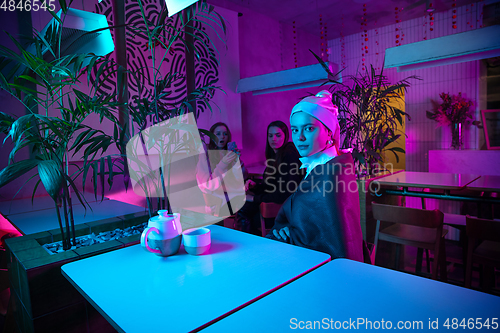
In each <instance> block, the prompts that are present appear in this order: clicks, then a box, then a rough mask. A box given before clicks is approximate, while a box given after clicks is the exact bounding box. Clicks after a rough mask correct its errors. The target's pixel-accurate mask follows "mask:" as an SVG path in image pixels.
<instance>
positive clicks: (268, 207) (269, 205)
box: [259, 202, 282, 237]
mask: <svg viewBox="0 0 500 333" xmlns="http://www.w3.org/2000/svg"><path fill="white" fill-rule="evenodd" d="M281 206H282V205H280V204H277V203H274V202H262V203H261V204H260V207H259V208H260V229H261V232H262V237H266V235H267V232H268V231H269V230H268V229H266V222H265V220H264V219H270V218H275V217H276V216H278V212H279V211H280V209H281Z"/></svg>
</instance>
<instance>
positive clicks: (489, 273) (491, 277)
mask: <svg viewBox="0 0 500 333" xmlns="http://www.w3.org/2000/svg"><path fill="white" fill-rule="evenodd" d="M494 286H495V269H494V267H492V266H488V265H484V264H483V265H481V290H482V291H484V292H487V291H489V290H491V289H492V288H493V287H494Z"/></svg>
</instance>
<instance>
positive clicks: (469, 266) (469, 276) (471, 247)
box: [464, 237, 475, 288]
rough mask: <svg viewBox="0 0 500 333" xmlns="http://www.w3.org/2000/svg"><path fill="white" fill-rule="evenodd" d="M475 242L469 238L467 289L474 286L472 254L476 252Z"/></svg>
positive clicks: (466, 270) (466, 271) (466, 269)
mask: <svg viewBox="0 0 500 333" xmlns="http://www.w3.org/2000/svg"><path fill="white" fill-rule="evenodd" d="M474 243H475V240H474V239H473V238H471V237H469V240H468V242H467V266H466V268H465V285H464V286H465V288H470V287H471V285H472V253H473V252H474Z"/></svg>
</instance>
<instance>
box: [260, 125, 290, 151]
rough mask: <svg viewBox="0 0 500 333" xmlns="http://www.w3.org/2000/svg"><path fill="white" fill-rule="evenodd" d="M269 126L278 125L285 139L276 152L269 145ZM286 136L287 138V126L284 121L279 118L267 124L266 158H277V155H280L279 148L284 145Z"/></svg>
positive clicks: (286, 139)
mask: <svg viewBox="0 0 500 333" xmlns="http://www.w3.org/2000/svg"><path fill="white" fill-rule="evenodd" d="M271 127H278V128H279V129H280V130H281V131H283V133H284V134H285V141H283V145H282V146H281V147H279V148H278V150H277V151H276V153H275V152H274V150H273V148H271V146H270V145H269V129H270V128H271ZM288 138H289V133H288V126H286V124H285V123H284V122H282V121H281V120H276V121H273V122H272V123H270V124H269V126H267V131H266V160H269V159H272V158H274V159H277V156H280V152H281V150H282V149H283V148H284V147H285V146H286V143H287V142H288Z"/></svg>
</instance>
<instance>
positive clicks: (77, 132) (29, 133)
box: [0, 7, 122, 249]
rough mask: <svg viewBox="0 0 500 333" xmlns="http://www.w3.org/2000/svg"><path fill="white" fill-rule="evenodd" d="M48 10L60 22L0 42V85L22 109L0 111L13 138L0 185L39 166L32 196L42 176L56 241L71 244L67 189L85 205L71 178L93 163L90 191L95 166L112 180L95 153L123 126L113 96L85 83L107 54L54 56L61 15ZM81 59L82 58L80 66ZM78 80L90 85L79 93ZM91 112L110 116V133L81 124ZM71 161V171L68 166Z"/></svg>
mask: <svg viewBox="0 0 500 333" xmlns="http://www.w3.org/2000/svg"><path fill="white" fill-rule="evenodd" d="M64 8H65V9H66V10H67V7H64ZM52 14H53V13H52ZM53 15H54V14H53ZM54 16H55V15H54ZM55 17H56V18H57V19H56V21H57V23H59V24H53V25H51V26H50V27H49V29H48V30H47V31H46V33H44V34H41V33H38V32H35V34H34V36H33V37H32V38H31V43H29V44H28V45H29V46H28V47H26V48H25V47H23V45H21V44H20V43H19V42H18V41H17V40H15V39H14V38H12V36H10V35H9V37H10V38H11V39H12V41H13V43H14V44H15V46H16V49H14V50H11V49H9V48H7V47H5V46H0V57H2V58H1V62H0V68H2V72H1V73H0V88H1V89H3V90H4V91H6V92H8V93H9V94H10V95H11V96H13V97H14V98H16V99H17V100H18V102H19V103H20V104H21V105H22V106H23V107H24V108H25V109H26V114H25V115H22V116H17V117H16V116H14V115H9V114H7V113H6V112H0V129H1V130H2V131H3V132H4V133H5V134H7V137H6V138H5V140H7V139H11V140H12V142H13V145H14V148H13V149H12V151H11V152H10V155H9V161H8V165H7V166H6V167H5V168H4V169H3V170H1V171H0V188H1V187H3V186H5V185H6V184H8V183H10V182H11V181H13V180H15V179H17V178H18V177H21V176H23V175H25V174H26V173H28V172H29V171H30V170H32V169H34V168H37V170H38V172H37V173H36V174H34V175H33V176H31V177H30V178H29V179H28V181H29V180H31V179H37V182H36V184H35V186H34V190H33V197H34V195H35V192H36V189H37V188H38V186H39V185H40V183H42V185H43V187H44V188H45V190H46V191H47V193H48V194H49V195H50V196H51V197H52V199H53V200H54V202H55V207H56V213H57V217H58V222H59V227H60V229H61V234H62V237H63V247H64V249H69V248H70V247H71V239H72V241H73V244H75V228H74V217H73V210H72V200H71V190H73V192H74V193H75V194H76V196H77V198H78V200H79V202H80V203H81V204H82V205H83V206H84V207H86V201H85V199H84V198H83V196H82V195H81V191H79V189H78V187H77V186H76V184H75V181H76V178H77V177H79V176H80V175H81V174H83V179H84V180H85V178H86V174H87V173H88V170H90V169H93V176H94V184H95V187H94V188H95V191H97V178H98V175H97V174H98V172H100V173H101V179H104V178H103V177H104V174H105V173H107V174H108V175H109V183H110V186H111V184H112V180H113V174H114V173H115V172H114V171H113V166H114V164H115V162H114V161H113V160H112V158H111V156H107V157H102V154H104V153H105V152H106V150H107V149H108V148H110V146H113V145H116V144H117V140H118V136H119V133H120V132H122V130H121V129H120V128H119V126H118V120H117V119H116V116H115V113H116V107H117V103H116V102H114V96H110V95H106V94H102V93H97V92H98V91H99V90H100V87H99V83H98V82H95V83H94V84H93V85H92V84H90V82H89V79H90V72H91V71H92V69H93V68H94V67H95V68H101V67H103V66H109V64H108V62H109V61H108V60H100V59H99V58H98V57H95V56H94V55H92V54H70V55H61V34H62V28H61V27H62V26H63V21H64V17H65V13H63V14H62V17H61V18H59V17H57V16H55ZM47 55H49V56H47ZM47 58H49V59H51V60H47ZM85 62H89V65H88V66H85V67H84V65H83V64H84V63H85ZM85 79H87V82H85ZM80 84H86V85H90V87H89V88H90V89H89V90H90V92H89V93H84V92H83V91H82V90H81V88H80V87H79V85H80ZM93 114H95V115H97V116H98V117H99V121H100V122H101V123H102V122H103V121H104V120H106V121H110V122H111V123H112V124H113V125H114V134H113V135H109V134H107V133H105V132H104V131H101V130H97V129H94V128H93V127H92V126H89V125H87V124H85V123H84V122H85V120H86V119H87V118H88V117H89V116H90V115H93ZM5 140H4V142H5ZM23 148H25V149H29V151H30V152H31V154H30V157H28V158H27V159H22V160H20V159H18V158H17V153H18V152H19V151H20V150H21V149H23ZM76 154H83V158H84V163H83V167H80V166H78V165H77V164H76V163H71V162H70V158H71V157H72V156H75V155H76ZM96 158H97V160H96V161H94V159H96ZM70 166H72V167H74V168H76V171H70ZM106 169H107V171H106ZM72 170H75V169H73V168H72ZM25 184H26V183H25ZM23 186H24V185H23ZM102 187H104V183H102ZM103 195H104V193H103Z"/></svg>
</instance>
